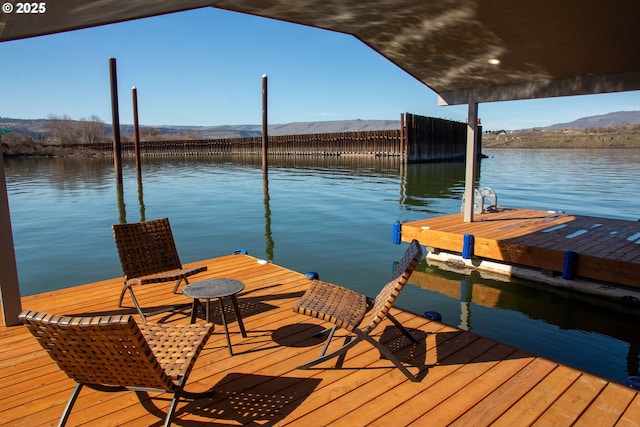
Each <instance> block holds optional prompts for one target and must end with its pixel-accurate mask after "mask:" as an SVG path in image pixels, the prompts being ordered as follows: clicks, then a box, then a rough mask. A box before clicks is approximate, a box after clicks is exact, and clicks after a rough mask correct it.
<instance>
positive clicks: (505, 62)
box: [0, 0, 640, 104]
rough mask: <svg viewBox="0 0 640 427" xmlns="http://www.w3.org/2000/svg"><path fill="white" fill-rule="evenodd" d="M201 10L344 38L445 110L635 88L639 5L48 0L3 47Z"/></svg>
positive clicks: (8, 19)
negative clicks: (401, 73) (402, 74)
mask: <svg viewBox="0 0 640 427" xmlns="http://www.w3.org/2000/svg"><path fill="white" fill-rule="evenodd" d="M206 6H213V7H216V8H220V9H226V10H231V11H236V12H241V13H247V14H252V15H257V16H262V17H266V18H272V19H278V20H282V21H288V22H293V23H297V24H302V25H307V26H313V27H318V28H324V29H327V30H332V31H337V32H341V33H345V34H351V35H353V36H354V37H356V38H358V39H359V40H361V41H362V42H363V43H365V44H366V45H368V46H370V47H371V48H372V49H374V50H376V51H377V52H379V53H380V54H381V55H383V56H384V57H386V58H388V59H389V60H390V61H392V62H393V63H395V64H396V65H397V66H398V67H400V68H401V69H403V70H405V71H406V72H407V73H409V74H410V75H412V76H413V77H415V78H416V79H418V80H419V81H421V82H422V83H424V84H425V85H427V86H428V87H429V88H431V89H432V90H433V91H435V92H436V93H437V94H438V95H439V97H440V102H441V103H444V104H465V103H469V102H490V101H504V100H513V99H530V98H542V97H553V96H568V95H581V94H592V93H606V92H617V91H629V90H640V55H638V43H637V29H638V28H639V27H640V25H639V24H640V3H638V0H608V1H604V0H562V1H558V0H518V1H513V0H438V1H430V0H418V1H416V0H368V1H344V0H269V1H261V2H258V1H255V0H209V1H203V0H185V1H169V0H135V1H121V0H49V1H48V2H46V8H47V10H46V13H43V14H18V13H15V12H14V13H10V14H7V13H4V14H3V15H1V16H0V41H7V40H14V39H20V38H26V37H34V36H40V35H45V34H51V33H56V32H62V31H68V30H74V29H80V28H87V27H93V26H98V25H104V24H111V23H116V22H121V21H127V20H132V19H138V18H145V17H150V16H154V15H161V14H166V13H173V12H179V11H183V10H188V9H196V8H201V7H206ZM168 31H170V29H168Z"/></svg>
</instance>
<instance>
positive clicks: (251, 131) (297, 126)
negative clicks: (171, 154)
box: [0, 117, 400, 138]
mask: <svg viewBox="0 0 640 427" xmlns="http://www.w3.org/2000/svg"><path fill="white" fill-rule="evenodd" d="M46 121H47V120H46V119H36V120H22V119H10V118H5V117H0V129H4V128H9V129H11V131H12V132H15V133H23V134H27V135H30V136H32V137H34V136H36V135H41V136H47V127H46ZM106 127H107V133H109V134H110V133H111V125H110V124H106ZM145 127H146V128H153V129H155V130H157V131H158V133H159V134H160V135H176V136H178V135H184V134H187V133H192V134H195V135H196V136H197V137H199V138H245V137H252V136H260V135H262V125H261V124H260V125H222V126H172V125H161V126H144V125H141V128H145ZM399 128H400V121H399V120H360V119H357V120H333V121H322V122H297V123H286V124H273V125H269V129H268V132H269V135H274V136H275V135H302V134H310V133H332V132H354V131H369V130H385V129H399ZM120 133H121V134H123V135H132V134H133V125H120Z"/></svg>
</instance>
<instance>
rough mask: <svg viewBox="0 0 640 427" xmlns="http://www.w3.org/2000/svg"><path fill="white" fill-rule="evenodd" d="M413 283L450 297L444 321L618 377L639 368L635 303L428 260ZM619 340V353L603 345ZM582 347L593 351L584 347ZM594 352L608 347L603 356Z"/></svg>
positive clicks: (637, 320)
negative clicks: (502, 278)
mask: <svg viewBox="0 0 640 427" xmlns="http://www.w3.org/2000/svg"><path fill="white" fill-rule="evenodd" d="M443 268H444V269H443ZM411 283H412V284H414V285H416V286H417V287H419V288H420V289H421V290H422V292H424V291H427V293H428V294H432V293H437V294H438V295H439V296H438V299H442V298H443V297H444V298H445V299H446V300H447V301H448V303H447V304H442V305H441V309H442V308H443V307H444V311H443V313H442V314H443V321H445V322H446V323H450V324H455V325H456V326H458V327H459V328H461V329H464V330H469V331H474V332H476V333H479V334H480V335H483V336H487V337H490V338H494V339H496V340H499V341H503V342H507V343H509V344H511V345H514V346H516V347H520V348H523V349H525V350H529V351H531V352H533V353H535V354H539V355H542V356H546V357H549V358H551V359H553V360H560V361H563V362H564V363H566V364H569V365H572V366H575V367H577V368H579V369H583V370H586V371H589V372H593V373H596V374H598V375H602V376H604V377H606V378H613V379H615V380H617V381H620V382H623V381H624V379H625V378H626V377H627V376H637V375H639V374H640V372H639V364H640V331H639V330H638V325H639V322H640V319H639V318H638V313H637V307H634V306H630V307H626V306H624V305H623V304H620V303H618V302H614V301H608V300H606V299H602V298H597V297H593V296H590V295H583V294H577V293H572V292H570V291H565V290H561V289H558V288H552V287H548V286H545V285H542V284H538V283H534V282H528V281H524V280H518V279H513V280H512V281H511V282H503V281H499V280H494V279H493V278H491V276H490V275H487V276H484V275H480V274H479V273H478V272H477V271H469V272H467V273H459V272H455V271H448V270H447V267H446V265H444V264H440V263H430V262H428V261H423V262H422V263H421V264H420V266H419V267H418V270H417V271H416V272H414V274H413V276H412V278H411ZM419 293H421V292H418V294H419ZM414 297H415V295H414ZM420 299H421V300H423V301H424V300H428V299H429V298H428V297H425V296H424V295H423V296H422V298H420ZM615 340H617V341H619V342H620V343H624V345H623V346H621V348H620V351H624V352H625V354H624V357H620V358H619V359H615V358H612V357H610V355H608V354H607V353H608V351H607V350H604V349H606V348H607V347H610V348H611V347H612V346H613V345H614V344H613V342H614V341H615ZM615 345H619V344H615ZM584 348H587V349H589V350H588V351H586V352H585V353H584V354H581V349H584ZM582 351H584V350H582ZM615 351H617V350H615ZM594 352H595V353H602V354H598V356H597V357H598V358H599V361H598V362H597V363H595V362H594V359H593V358H594Z"/></svg>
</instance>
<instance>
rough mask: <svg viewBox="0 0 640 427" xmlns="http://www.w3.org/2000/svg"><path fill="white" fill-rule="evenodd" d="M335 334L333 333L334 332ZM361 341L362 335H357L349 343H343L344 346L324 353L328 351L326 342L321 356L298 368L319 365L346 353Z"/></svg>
mask: <svg viewBox="0 0 640 427" xmlns="http://www.w3.org/2000/svg"><path fill="white" fill-rule="evenodd" d="M332 335H333V334H332ZM360 341H362V338H361V337H357V338H356V339H355V340H352V341H349V342H348V343H346V344H345V345H343V346H342V347H340V348H339V349H337V350H334V351H332V352H331V353H329V354H324V352H325V351H326V347H327V344H328V342H327V343H325V347H324V348H323V349H322V350H323V352H322V353H321V354H320V356H319V357H316V358H315V359H313V360H311V361H310V362H307V363H304V364H302V365H300V366H298V369H309V368H310V367H312V366H314V365H317V364H318V363H322V362H324V361H326V360H329V359H332V358H334V357H336V356H340V355H341V354H344V353H346V352H347V351H349V349H350V348H352V347H353V346H355V345H356V344H358V343H359V342H360Z"/></svg>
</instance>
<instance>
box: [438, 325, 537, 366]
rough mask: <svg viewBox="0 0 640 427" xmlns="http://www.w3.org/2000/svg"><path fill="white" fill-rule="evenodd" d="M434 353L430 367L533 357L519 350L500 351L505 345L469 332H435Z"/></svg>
mask: <svg viewBox="0 0 640 427" xmlns="http://www.w3.org/2000/svg"><path fill="white" fill-rule="evenodd" d="M432 335H435V339H434V341H433V345H434V347H433V351H432V352H431V354H430V357H429V358H428V359H429V366H445V365H464V364H470V363H482V362H498V361H501V360H510V359H520V358H523V357H524V358H526V357H531V355H529V354H528V353H526V352H522V351H517V349H510V350H509V349H506V348H505V349H501V350H500V349H499V351H493V350H494V347H495V348H498V347H500V348H503V347H504V345H502V344H500V343H498V342H495V341H493V340H490V339H488V338H484V337H481V336H479V335H476V334H474V333H471V332H467V331H447V332H434V333H433V334H432Z"/></svg>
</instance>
